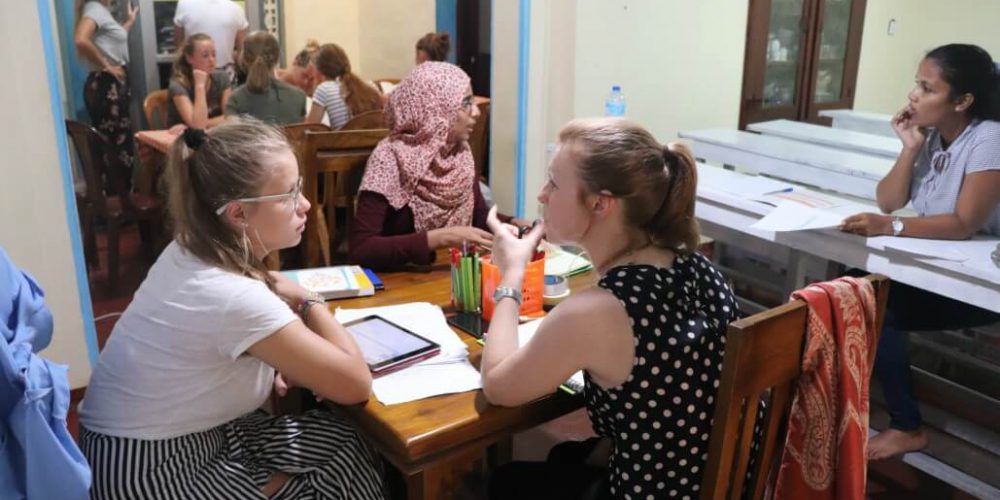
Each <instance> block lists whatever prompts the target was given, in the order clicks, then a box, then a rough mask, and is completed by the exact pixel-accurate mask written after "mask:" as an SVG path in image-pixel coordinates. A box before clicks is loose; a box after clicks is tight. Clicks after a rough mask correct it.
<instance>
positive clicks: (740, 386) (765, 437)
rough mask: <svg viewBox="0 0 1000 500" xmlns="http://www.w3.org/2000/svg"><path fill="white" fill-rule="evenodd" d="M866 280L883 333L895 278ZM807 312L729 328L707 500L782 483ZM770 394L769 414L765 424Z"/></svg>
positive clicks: (769, 314)
mask: <svg viewBox="0 0 1000 500" xmlns="http://www.w3.org/2000/svg"><path fill="white" fill-rule="evenodd" d="M867 279H868V280H870V281H871V283H872V286H873V287H874V288H875V298H876V305H877V310H876V320H875V321H876V325H878V328H881V325H882V318H883V317H884V314H885V304H886V299H887V298H888V296H889V279H888V278H886V277H885V276H882V275H878V274H873V275H869V276H868V277H867ZM808 312H809V309H808V306H807V305H806V303H805V302H803V301H801V300H796V301H793V302H789V303H787V304H784V305H781V306H778V307H775V308H773V309H769V310H767V311H763V312H761V313H759V314H755V315H753V316H750V317H747V318H743V319H741V320H738V321H735V322H733V323H730V325H729V330H728V333H727V337H726V355H725V359H724V360H723V363H722V375H721V381H720V385H719V392H718V394H717V395H716V402H715V420H714V421H713V425H712V436H711V440H710V441H709V449H708V462H707V463H706V466H705V475H704V477H702V482H701V498H702V500H707V499H711V500H721V499H732V500H736V499H740V498H743V490H744V483H745V482H746V481H748V480H749V481H750V482H749V483H748V484H747V488H746V492H747V494H748V495H747V496H748V497H749V498H752V499H760V498H764V495H765V491H766V490H767V488H768V487H769V486H770V484H771V482H772V481H773V480H774V479H775V478H776V472H777V471H776V470H775V466H776V465H777V461H778V459H779V458H780V455H781V451H782V449H783V446H784V442H785V436H786V433H787V422H788V416H789V410H790V409H791V405H792V396H793V394H794V390H795V382H796V379H798V377H799V375H800V374H801V365H802V353H803V349H804V346H805V338H806V328H807V321H808ZM877 339H878V335H876V341H877ZM871 348H872V349H875V346H871ZM765 392H767V396H766V397H765V407H766V408H767V410H766V412H764V413H765V414H764V417H763V420H762V421H760V422H758V410H759V409H760V405H761V396H762V394H764V393H765ZM757 426H759V427H760V429H761V430H762V431H763V433H762V434H761V435H760V441H759V443H758V445H759V448H758V450H759V451H758V453H757V455H756V457H753V458H752V457H751V454H752V451H751V450H752V447H751V446H752V444H753V443H752V441H753V440H754V429H755V427H757ZM751 464H752V470H750V469H751ZM748 472H749V474H748Z"/></svg>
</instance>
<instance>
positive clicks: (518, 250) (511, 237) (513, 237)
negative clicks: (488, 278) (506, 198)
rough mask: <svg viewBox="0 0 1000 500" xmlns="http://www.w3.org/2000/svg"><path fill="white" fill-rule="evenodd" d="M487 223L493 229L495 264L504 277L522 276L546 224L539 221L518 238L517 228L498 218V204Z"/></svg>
mask: <svg viewBox="0 0 1000 500" xmlns="http://www.w3.org/2000/svg"><path fill="white" fill-rule="evenodd" d="M486 224H487V225H488V226H489V227H490V230H492V231H493V257H492V259H493V264H495V265H496V266H497V267H499V268H500V274H501V275H503V276H504V278H507V277H508V276H510V275H511V274H513V275H516V276H518V277H520V276H521V274H523V272H524V268H525V267H526V266H527V265H528V263H529V262H531V258H532V257H533V256H534V254H535V249H536V248H538V244H539V243H540V242H541V241H542V236H543V235H544V234H545V224H544V223H541V222H540V223H538V224H537V225H535V227H533V228H531V231H529V232H528V233H527V234H525V235H524V237H523V238H518V237H517V228H515V227H514V226H511V225H509V224H504V223H502V222H500V219H499V218H497V207H496V206H494V207H493V208H491V209H490V213H489V215H487V216H486ZM518 279H519V278H518Z"/></svg>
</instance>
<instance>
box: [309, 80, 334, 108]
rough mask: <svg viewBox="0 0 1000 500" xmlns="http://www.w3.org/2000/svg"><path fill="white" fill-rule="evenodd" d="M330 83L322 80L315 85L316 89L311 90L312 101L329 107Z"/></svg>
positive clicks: (323, 106)
mask: <svg viewBox="0 0 1000 500" xmlns="http://www.w3.org/2000/svg"><path fill="white" fill-rule="evenodd" d="M330 83H331V82H323V83H321V84H319V85H317V86H316V90H314V91H313V97H312V100H313V102H314V103H316V104H319V105H320V107H322V108H323V109H329V108H330Z"/></svg>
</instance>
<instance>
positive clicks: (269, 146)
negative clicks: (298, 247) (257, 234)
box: [166, 117, 291, 286]
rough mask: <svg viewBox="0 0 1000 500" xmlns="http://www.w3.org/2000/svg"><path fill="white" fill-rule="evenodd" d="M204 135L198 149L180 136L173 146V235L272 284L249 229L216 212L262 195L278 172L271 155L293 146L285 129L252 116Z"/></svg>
mask: <svg viewBox="0 0 1000 500" xmlns="http://www.w3.org/2000/svg"><path fill="white" fill-rule="evenodd" d="M203 134H204V137H203V138H201V139H199V142H200V144H194V146H195V147H194V148H192V147H189V146H188V145H187V142H188V141H187V140H186V139H185V140H182V139H178V140H177V141H175V142H174V145H173V146H172V147H171V150H170V154H169V158H168V164H167V170H166V181H167V188H168V189H167V191H168V205H167V207H168V210H169V213H170V219H171V221H172V223H173V229H174V239H176V240H177V243H178V244H179V245H180V246H181V247H183V248H184V249H185V250H187V251H188V252H190V253H192V254H194V255H195V256H197V257H198V258H200V259H201V260H203V261H205V262H207V263H209V264H211V265H214V266H217V267H220V268H222V269H225V270H227V271H232V272H234V273H237V274H240V275H243V276H248V277H250V278H254V279H258V280H261V281H263V282H265V283H267V284H268V286H271V278H270V277H269V275H268V274H267V268H266V267H264V263H263V262H262V261H261V260H260V259H257V258H255V257H254V256H253V252H252V251H251V249H252V245H251V243H250V240H249V238H248V237H247V235H246V232H245V231H236V230H234V229H233V228H232V227H230V225H229V224H228V223H227V222H226V221H225V219H224V214H223V215H216V213H215V211H216V210H218V209H219V207H221V206H223V205H224V204H225V203H227V202H229V201H230V200H235V199H238V198H247V197H251V196H257V195H259V194H260V193H259V190H260V188H261V187H262V186H263V185H264V184H265V183H266V182H267V181H268V180H269V179H270V176H271V175H273V168H272V166H271V164H270V161H271V159H272V158H274V156H275V155H277V154H279V153H281V152H283V151H285V150H288V149H289V148H291V146H289V145H288V141H287V140H286V139H285V135H284V134H283V133H282V132H281V130H280V129H278V128H275V127H273V126H270V125H267V124H265V123H263V122H261V121H259V120H256V119H253V118H250V117H241V118H231V119H229V120H227V121H226V122H225V123H223V124H221V125H219V126H217V127H214V128H212V129H211V130H209V131H207V132H203Z"/></svg>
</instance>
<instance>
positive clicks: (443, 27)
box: [434, 0, 465, 63]
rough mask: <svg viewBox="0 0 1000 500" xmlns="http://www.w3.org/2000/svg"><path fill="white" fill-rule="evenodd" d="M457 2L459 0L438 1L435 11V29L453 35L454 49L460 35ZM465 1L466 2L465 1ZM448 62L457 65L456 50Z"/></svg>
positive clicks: (449, 55)
mask: <svg viewBox="0 0 1000 500" xmlns="http://www.w3.org/2000/svg"><path fill="white" fill-rule="evenodd" d="M457 1H458V0H437V8H436V9H435V15H434V19H435V21H436V26H435V29H436V30H437V31H438V32H439V33H440V32H445V33H448V34H449V35H451V40H452V47H454V44H455V40H456V34H457V33H458V29H457V27H458V22H457V20H456V19H457V15H456V13H457V9H458V6H457ZM463 1H465V0H463ZM448 61H449V62H451V63H455V50H454V49H452V51H451V52H450V53H449V54H448Z"/></svg>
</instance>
